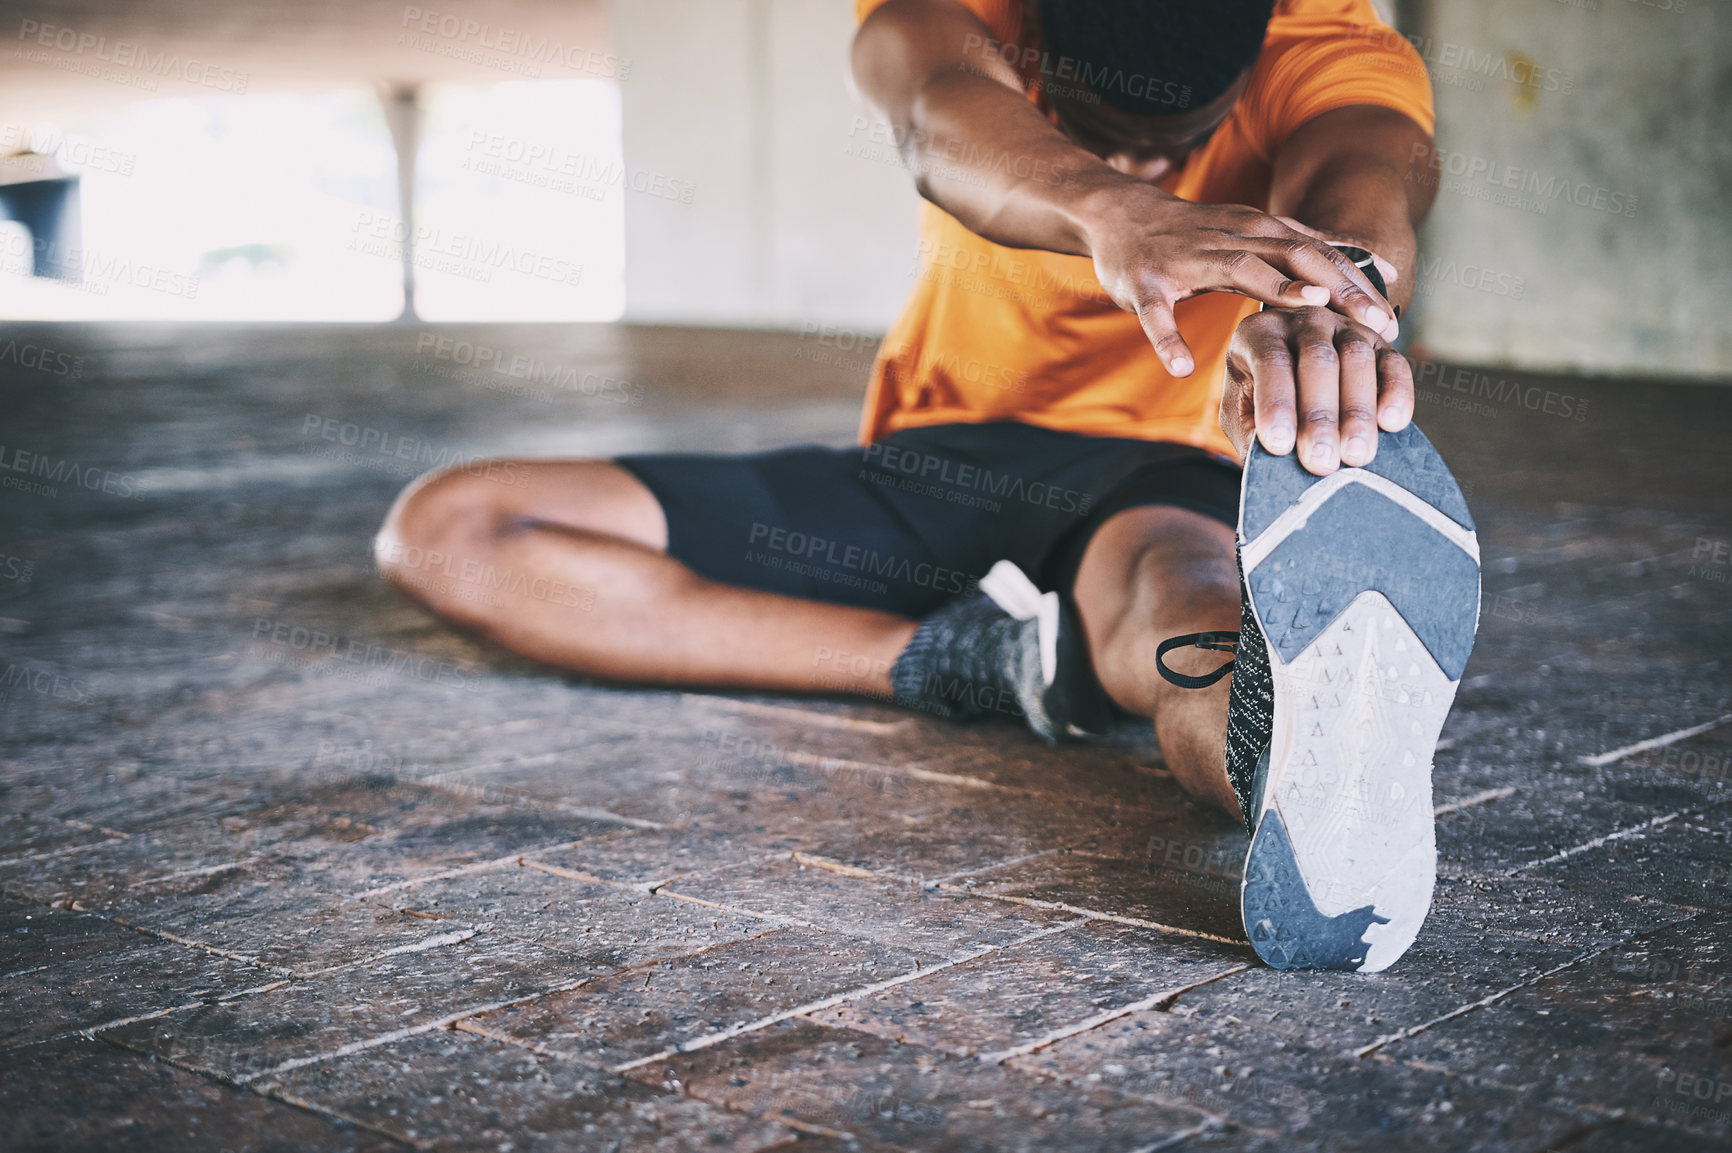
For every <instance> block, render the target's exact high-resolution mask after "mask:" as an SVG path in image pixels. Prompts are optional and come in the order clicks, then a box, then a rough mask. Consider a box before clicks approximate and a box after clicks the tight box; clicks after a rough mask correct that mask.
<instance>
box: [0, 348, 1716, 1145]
mask: <svg viewBox="0 0 1732 1153" xmlns="http://www.w3.org/2000/svg"><path fill="white" fill-rule="evenodd" d="M443 336H450V337H453V338H461V339H463V340H465V341H468V342H471V343H472V344H479V345H484V346H486V347H487V348H489V349H491V350H493V351H492V352H491V353H490V354H489V359H491V360H492V361H493V362H494V363H503V364H506V365H508V366H509V365H511V364H512V363H513V362H514V358H519V357H521V358H522V359H521V360H517V361H515V363H516V365H517V367H518V369H519V370H520V371H522V372H525V373H530V374H532V375H539V376H541V377H544V378H548V377H550V378H551V380H543V381H542V382H539V383H538V382H536V381H534V380H524V379H520V378H515V377H512V376H511V375H510V374H509V373H506V374H499V373H494V372H491V371H489V370H486V369H483V370H479V371H477V370H475V369H474V368H473V367H472V366H465V365H463V364H460V363H459V360H460V359H470V360H472V359H474V352H473V348H471V347H470V345H467V344H466V345H459V344H456V343H453V344H451V345H450V346H446V345H442V344H440V343H439V338H440V337H443ZM821 336H822V334H817V333H814V334H812V335H810V336H809V337H807V338H805V339H802V338H800V337H798V336H795V335H787V336H771V335H761V334H760V335H752V334H742V333H698V332H690V331H673V330H663V331H657V330H647V329H636V330H634V329H620V328H604V327H575V328H552V327H549V328H534V327H521V328H511V327H493V328H479V327H477V328H462V329H451V328H437V329H436V328H417V327H413V326H405V327H397V328H385V329H376V328H263V329H256V330H245V329H242V330H236V329H197V328H193V329H181V330H164V329H148V328H125V327H75V326H74V327H56V326H11V327H10V328H8V329H7V330H6V331H5V332H4V333H3V334H0V414H3V415H0V445H3V446H4V447H3V448H0V484H3V485H4V486H5V487H3V488H0V652H3V657H0V670H3V672H0V680H3V682H4V683H3V684H0V693H3V694H4V695H3V697H0V758H3V759H0V922H3V925H4V928H3V930H0V1134H3V1136H0V1145H3V1146H4V1147H5V1148H7V1149H53V1150H62V1149H103V1150H108V1149H135V1148H136V1149H211V1150H216V1149H227V1150H257V1149H294V1150H303V1149H307V1150H327V1149H328V1150H339V1149H368V1150H372V1149H385V1148H394V1147H398V1146H411V1147H416V1148H439V1149H499V1150H506V1149H509V1150H563V1149H582V1150H592V1149H595V1150H600V1149H630V1150H638V1149H669V1150H674V1149H693V1148H718V1149H729V1150H752V1149H765V1148H785V1147H793V1148H799V1149H802V1150H806V1149H810V1150H814V1151H818V1150H832V1149H834V1150H843V1149H893V1148H902V1149H912V1150H939V1149H944V1150H949V1149H1051V1150H1070V1149H1090V1150H1093V1149H1101V1150H1121V1151H1130V1150H1151V1149H1166V1148H1179V1147H1183V1148H1194V1149H1268V1150H1285V1149H1297V1148H1316V1149H1327V1150H1337V1149H1388V1148H1402V1149H1407V1148H1438V1149H1515V1150H1535V1151H1537V1150H1541V1149H1558V1148H1566V1147H1567V1148H1569V1149H1571V1150H1576V1151H1580V1153H1590V1151H1592V1153H1600V1151H1605V1150H1615V1149H1666V1150H1691V1149H1700V1148H1710V1147H1721V1146H1722V1145H1724V1144H1725V1143H1726V1142H1727V1141H1728V1139H1732V1000H1729V997H1732V977H1729V976H1728V966H1727V961H1728V957H1727V952H1728V950H1729V948H1732V896H1729V884H1732V844H1729V842H1728V815H1729V814H1732V797H1729V796H1728V785H1727V781H1726V778H1727V775H1728V768H1729V766H1732V725H1727V726H1726V727H1723V728H1719V729H1714V728H1708V729H1706V730H1705V731H1702V732H1700V733H1697V734H1695V735H1693V736H1686V737H1684V738H1681V739H1675V740H1673V741H1672V742H1671V743H1667V744H1662V745H1655V746H1652V747H1646V748H1643V747H1638V748H1636V749H1635V750H1634V751H1628V750H1629V747H1630V746H1637V745H1639V743H1640V742H1645V741H1648V740H1649V739H1651V738H1660V737H1665V736H1667V735H1668V734H1677V733H1678V732H1680V731H1681V730H1688V729H1691V728H1693V727H1695V726H1702V725H1708V724H1710V723H1711V722H1714V721H1716V720H1717V719H1718V720H1724V719H1726V717H1727V714H1728V713H1732V675H1729V670H1728V668H1727V662H1728V656H1729V654H1732V643H1729V642H1732V545H1729V543H1728V542H1729V541H1732V484H1729V483H1728V478H1729V477H1732V468H1729V465H1732V450H1729V448H1728V443H1729V440H1732V437H1729V434H1732V390H1720V389H1714V388H1706V387H1689V386H1677V385H1662V384H1656V383H1651V382H1650V383H1642V382H1628V381H1624V382H1600V383H1589V382H1584V381H1575V380H1544V379H1539V378H1533V377H1525V376H1524V377H1514V376H1508V375H1507V374H1499V373H1495V372H1493V373H1490V374H1487V375H1486V376H1485V377H1484V378H1483V379H1481V378H1479V377H1476V376H1475V375H1474V374H1472V373H1460V374H1458V373H1457V372H1456V371H1455V370H1453V369H1451V370H1447V371H1446V372H1445V373H1443V374H1441V375H1433V376H1428V377H1427V378H1426V381H1425V387H1424V390H1423V391H1422V398H1421V404H1420V414H1421V416H1420V420H1421V424H1422V426H1423V427H1425V429H1426V430H1427V431H1428V432H1429V433H1430V435H1431V436H1432V438H1433V439H1434V440H1435V441H1436V442H1437V443H1438V444H1439V446H1440V447H1441V448H1442V449H1443V451H1444V452H1445V455H1446V456H1447V457H1448V458H1449V459H1450V460H1451V461H1452V462H1453V463H1454V465H1455V466H1456V468H1457V471H1458V472H1459V474H1460V475H1461V478H1462V480H1463V483H1464V487H1465V488H1466V489H1467V490H1468V493H1469V497H1470V501H1471V503H1472V505H1473V508H1474V511H1475V514H1476V515H1477V517H1478V519H1479V522H1480V540H1481V544H1482V547H1483V548H1484V550H1485V558H1486V568H1485V613H1484V618H1483V621H1482V625H1481V633H1480V639H1479V645H1478V649H1477V651H1476V652H1475V654H1474V657H1473V660H1472V663H1471V664H1470V665H1469V668H1468V671H1467V675H1466V678H1465V681H1464V685H1463V690H1462V693H1461V696H1460V699H1459V703H1458V705H1457V707H1456V710H1455V712H1454V714H1453V715H1452V716H1451V718H1450V721H1449V724H1448V727H1447V728H1446V730H1445V734H1446V739H1445V741H1444V744H1443V746H1442V748H1441V750H1440V752H1439V754H1438V758H1437V773H1436V782H1437V800H1438V806H1439V807H1438V840H1439V851H1440V856H1441V859H1442V870H1441V873H1442V875H1441V876H1440V878H1439V884H1438V890H1437V899H1436V904H1435V907H1434V909H1433V912H1432V915H1431V919H1430V921H1429V922H1428V924H1427V926H1426V929H1425V931H1424V933H1423V934H1422V935H1421V937H1420V939H1419V942H1418V944H1417V945H1416V946H1415V948H1414V949H1413V950H1412V951H1411V952H1410V953H1409V954H1408V955H1407V956H1406V958H1405V959H1404V960H1403V961H1402V962H1401V963H1399V964H1398V965H1397V966H1396V967H1395V968H1394V969H1393V970H1391V971H1389V972H1387V973H1384V974H1381V975H1379V976H1375V977H1360V976H1350V975H1339V974H1293V973H1276V972H1272V971H1270V970H1268V969H1264V968H1260V967H1259V966H1258V965H1257V964H1256V963H1255V958H1254V956H1253V955H1252V953H1251V952H1250V950H1249V948H1248V947H1247V946H1245V945H1244V944H1243V943H1242V941H1241V939H1240V937H1241V934H1240V928H1239V924H1238V920H1237V915H1236V898H1237V891H1238V874H1237V863H1238V855H1239V854H1241V853H1242V852H1243V847H1242V846H1243V836H1242V834H1241V833H1239V832H1237V831H1236V830H1235V829H1234V828H1232V827H1231V826H1230V825H1228V824H1227V823H1226V822H1225V821H1224V820H1222V819H1219V818H1216V817H1213V816H1211V815H1209V814H1208V813H1206V812H1204V811H1202V810H1200V809H1198V808H1196V807H1194V806H1192V805H1191V804H1189V803H1187V802H1186V800H1185V799H1184V798H1183V796H1182V795H1181V794H1180V793H1179V791H1178V790H1177V789H1176V788H1175V787H1174V785H1173V784H1172V782H1171V780H1170V778H1169V776H1168V775H1167V773H1166V772H1165V771H1164V769H1163V768H1162V767H1161V761H1160V756H1159V753H1158V752H1157V750H1155V749H1154V748H1153V747H1152V745H1151V744H1150V743H1148V741H1147V739H1146V738H1145V737H1144V736H1143V735H1142V734H1139V733H1136V732H1134V731H1127V732H1126V733H1125V735H1124V739H1123V740H1122V741H1121V742H1120V743H1119V744H1117V745H1114V746H1109V747H1099V748H1080V749H1065V750H1062V751H1053V750H1051V749H1048V748H1046V747H1044V746H1043V745H1042V744H1040V743H1039V742H1038V741H1037V740H1036V739H1035V738H1033V737H1031V736H1029V735H1026V734H1025V733H1023V732H1021V731H1019V730H1018V729H1016V728H1014V727H1011V726H1010V725H1008V724H1003V725H986V726H979V727H974V728H959V727H951V726H947V725H946V724H944V723H942V722H935V721H932V720H929V719H926V718H922V717H915V716H910V715H904V714H899V713H897V712H894V711H891V710H888V709H884V708H879V707H875V706H872V705H868V704H852V703H847V702H843V701H838V700H826V699H820V698H810V699H800V698H765V697H747V696H740V695H729V694H712V693H682V692H669V691H641V690H635V689H624V688H619V687H613V686H607V685H600V684H591V683H585V682H583V681H580V680H577V679H574V678H570V677H564V676H560V675H557V674H554V673H551V672H548V671H546V670H543V669H540V668H536V667H533V666H530V665H528V664H525V663H523V662H520V661H517V660H514V659H511V658H509V657H506V656H504V655H502V654H500V653H498V652H495V651H490V650H488V649H486V648H484V647H482V646H479V645H477V644H475V643H473V642H471V641H469V640H467V639H465V638H463V637H461V636H459V635H457V634H455V633H453V632H451V631H449V630H447V629H445V628H444V627H442V626H441V625H439V624H438V623H437V622H435V621H434V620H432V619H431V618H430V617H428V616H427V615H425V614H424V613H423V612H421V611H420V610H419V609H417V608H415V607H413V606H412V605H410V604H408V603H407V602H405V601H404V600H402V599H400V598H399V597H397V596H396V595H394V594H393V593H391V592H390V591H389V590H387V589H386V588H385V587H383V586H382V585H381V584H380V583H379V581H378V580H377V579H375V577H374V576H373V574H372V573H371V572H370V571H369V568H370V558H369V554H368V541H369V537H370V535H371V532H372V530H373V528H374V526H375V525H376V524H377V522H378V520H379V518H380V516H381V514H382V513H383V512H384V510H385V508H386V505H387V503H388V502H389V501H390V499H391V497H392V496H393V494H394V493H395V492H396V490H397V489H398V487H399V486H400V485H401V484H402V483H403V482H404V481H406V480H407V479H409V477H411V476H412V475H414V474H415V473H416V472H418V471H419V470H420V468H421V467H422V466H421V465H420V464H418V463H416V461H417V459H419V460H421V461H426V460H429V459H437V460H444V461H449V460H451V459H452V458H453V457H454V456H455V455H458V454H460V455H461V457H462V459H465V460H467V459H471V458H473V457H476V456H483V455H489V454H496V453H505V452H511V453H536V454H557V453H565V454H603V453H609V452H615V451H622V450H629V449H640V448H647V447H656V446H679V447H691V448H698V447H703V448H725V449H746V448H752V447H758V446H767V445H771V444H776V443H782V442H788V441H795V440H801V439H822V440H828V441H831V442H834V443H846V442H847V441H848V440H849V439H850V437H851V434H852V430H853V426H854V419H855V411H856V405H857V403H858V392H859V388H860V382H861V380H862V378H863V372H864V366H865V364H866V356H867V354H866V353H863V352H861V351H859V350H858V349H846V348H843V349H839V348H837V347H836V343H837V342H836V341H835V340H834V339H833V338H832V339H830V340H828V341H825V340H822V339H821ZM7 342H15V343H13V344H8V343H7ZM842 343H844V344H846V343H849V342H848V341H847V340H846V339H844V340H843V341H842ZM28 348H35V349H36V352H34V353H31V352H29V351H28ZM44 348H46V349H48V350H50V351H52V352H53V353H55V354H56V355H54V356H46V355H44V354H43V351H42V350H43V349H44ZM8 349H10V351H7V350H8ZM1548 394H1549V395H1548ZM1566 401H1567V403H1566ZM1584 402H1585V403H1584ZM1620 750H1625V751H1620Z"/></svg>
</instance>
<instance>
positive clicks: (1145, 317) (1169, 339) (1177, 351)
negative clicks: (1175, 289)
mask: <svg viewBox="0 0 1732 1153" xmlns="http://www.w3.org/2000/svg"><path fill="white" fill-rule="evenodd" d="M1137 319H1138V320H1139V321H1141V322H1142V325H1143V333H1144V335H1146V336H1147V337H1148V338H1149V343H1150V344H1152V345H1154V347H1155V355H1156V356H1158V357H1160V358H1161V363H1162V364H1163V365H1165V366H1166V369H1167V371H1168V372H1170V373H1172V374H1173V375H1174V376H1189V375H1191V370H1192V369H1194V368H1196V367H1197V360H1196V358H1195V357H1194V356H1192V355H1191V348H1190V346H1189V345H1187V344H1186V343H1185V338H1184V337H1182V336H1180V335H1179V324H1178V321H1176V320H1174V319H1173V310H1172V308H1170V307H1169V306H1168V305H1167V303H1166V302H1165V301H1161V300H1153V301H1150V302H1148V303H1147V304H1144V305H1143V306H1142V307H1141V308H1139V309H1137Z"/></svg>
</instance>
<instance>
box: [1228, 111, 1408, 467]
mask: <svg viewBox="0 0 1732 1153" xmlns="http://www.w3.org/2000/svg"><path fill="white" fill-rule="evenodd" d="M1431 149H1432V141H1431V137H1430V136H1429V135H1428V134H1427V133H1426V132H1425V130H1424V129H1422V128H1421V127H1420V126H1419V125H1417V124H1415V123H1414V122H1413V121H1412V120H1410V119H1408V118H1407V117H1406V116H1403V115H1402V114H1401V113H1399V112H1396V111H1394V110H1392V109H1388V108H1382V107H1375V106H1371V105H1353V106H1350V107H1346V108H1338V109H1335V110H1333V111H1331V112H1325V113H1323V114H1322V115H1321V116H1317V117H1315V118H1314V119H1312V120H1309V121H1307V122H1306V123H1305V124H1303V125H1301V126H1300V127H1299V128H1298V129H1297V130H1295V131H1294V132H1293V134H1292V135H1291V136H1290V137H1288V138H1287V140H1286V141H1285V142H1284V143H1283V144H1282V145H1281V148H1280V149H1279V151H1278V153H1277V156H1276V159H1275V171H1274V180H1273V184H1272V186H1271V191H1270V197H1269V206H1270V210H1271V211H1273V212H1275V213H1278V214H1280V215H1281V216H1283V217H1284V218H1290V219H1291V221H1292V222H1294V223H1295V224H1297V225H1298V226H1301V227H1304V228H1306V229H1307V230H1310V231H1312V232H1313V233H1314V234H1316V235H1319V236H1325V237H1328V238H1331V239H1336V240H1341V241H1345V242H1348V243H1352V244H1355V245H1357V246H1359V247H1361V248H1365V249H1368V250H1370V251H1371V252H1373V253H1375V254H1376V255H1377V256H1379V257H1381V258H1382V263H1383V266H1384V268H1385V270H1386V272H1385V278H1386V279H1388V280H1389V281H1390V283H1389V289H1390V300H1391V303H1393V304H1396V305H1401V306H1405V305H1407V304H1408V303H1410V302H1411V301H1412V299H1413V290H1414V279H1415V275H1414V274H1415V267H1416V263H1417V258H1418V250H1419V245H1418V241H1417V239H1416V237H1415V232H1414V229H1415V228H1416V227H1417V226H1418V224H1419V222H1420V221H1421V220H1422V219H1424V217H1425V214H1426V212H1427V211H1428V210H1429V209H1430V208H1431V202H1432V200H1433V198H1434V197H1435V196H1436V189H1435V187H1434V186H1433V185H1432V182H1430V181H1429V180H1426V179H1424V177H1425V175H1426V171H1427V168H1426V166H1427V164H1428V163H1429V159H1430V156H1431ZM1389 272H1393V273H1394V277H1393V278H1390V277H1389V275H1388V273H1389ZM1412 419H1413V377H1412V373H1411V371H1410V370H1409V368H1408V364H1407V361H1406V360H1405V359H1404V358H1403V357H1402V356H1401V355H1400V354H1399V353H1398V352H1396V351H1395V349H1394V348H1393V347H1391V346H1390V345H1389V343H1388V342H1387V341H1386V340H1384V339H1383V337H1382V336H1380V335H1379V334H1378V333H1375V332H1372V331H1371V330H1369V329H1368V328H1366V327H1364V326H1363V325H1360V324H1356V323H1354V322H1352V321H1350V320H1347V319H1345V318H1343V317H1341V316H1338V315H1335V314H1333V313H1330V312H1327V311H1325V310H1323V309H1317V308H1299V309H1275V310H1266V311H1264V312H1261V313H1258V314H1257V315H1256V316H1252V317H1248V318H1247V319H1246V320H1245V321H1244V322H1243V323H1242V324H1240V326H1239V329H1238V331H1237V332H1236V333H1235V334H1234V336H1233V342H1232V344H1231V346H1229V348H1228V351H1227V387H1226V390H1225V391H1224V393H1223V395H1222V397H1221V427H1222V429H1223V430H1224V431H1225V432H1226V433H1227V436H1228V438H1229V439H1230V440H1232V441H1233V443H1234V445H1235V446H1236V447H1237V448H1238V449H1239V451H1240V453H1241V455H1243V453H1244V452H1245V451H1246V450H1248V449H1249V447H1250V439H1251V436H1252V435H1253V434H1254V435H1256V436H1257V438H1258V439H1259V440H1261V441H1262V443H1263V447H1264V448H1266V449H1268V450H1269V451H1270V452H1272V453H1276V454H1277V455H1280V454H1283V453H1286V452H1287V451H1288V450H1290V449H1293V448H1295V447H1297V449H1298V452H1299V459H1300V461H1301V462H1302V463H1303V464H1304V465H1305V467H1306V468H1308V469H1310V470H1311V471H1312V472H1315V473H1328V472H1333V471H1334V470H1335V468H1336V467H1337V465H1341V464H1346V465H1364V464H1367V463H1369V462H1370V461H1371V458H1372V456H1373V455H1375V453H1376V451H1377V435H1376V431H1377V429H1378V428H1380V427H1381V428H1383V429H1386V430H1388V431H1390V432H1395V431H1398V430H1400V429H1402V428H1404V427H1406V425H1407V423H1408V421H1410V420H1412Z"/></svg>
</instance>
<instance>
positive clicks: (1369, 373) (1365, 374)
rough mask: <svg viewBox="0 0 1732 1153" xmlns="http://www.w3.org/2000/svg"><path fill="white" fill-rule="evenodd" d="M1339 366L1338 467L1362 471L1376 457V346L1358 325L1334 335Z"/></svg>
mask: <svg viewBox="0 0 1732 1153" xmlns="http://www.w3.org/2000/svg"><path fill="white" fill-rule="evenodd" d="M1335 355H1336V356H1337V358H1339V360H1340V362H1341V463H1342V464H1344V465H1350V466H1352V467H1355V468H1362V467H1364V466H1365V465H1368V464H1370V463H1371V458H1372V457H1374V456H1376V455H1377V413H1378V407H1377V346H1376V343H1375V338H1374V337H1373V336H1372V335H1371V334H1370V333H1369V332H1367V331H1365V330H1364V329H1362V328H1360V327H1359V326H1357V325H1343V326H1342V327H1341V329H1340V331H1338V332H1337V333H1336V334H1335Z"/></svg>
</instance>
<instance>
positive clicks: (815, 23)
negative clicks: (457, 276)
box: [611, 0, 918, 329]
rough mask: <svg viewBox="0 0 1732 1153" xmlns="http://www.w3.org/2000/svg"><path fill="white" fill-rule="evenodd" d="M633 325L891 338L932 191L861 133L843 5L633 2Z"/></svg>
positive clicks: (627, 108)
mask: <svg viewBox="0 0 1732 1153" xmlns="http://www.w3.org/2000/svg"><path fill="white" fill-rule="evenodd" d="M611 17H612V23H613V45H614V47H613V51H614V52H615V53H616V54H618V55H620V56H622V57H625V58H627V59H629V60H631V61H632V71H631V75H630V78H629V79H628V80H627V82H626V83H625V84H624V85H623V89H622V91H623V110H624V133H625V158H626V163H627V165H628V167H630V168H632V169H641V170H644V171H645V172H647V173H649V174H652V175H653V174H661V175H665V176H668V177H671V178H673V179H676V180H686V181H691V182H693V183H694V184H695V185H696V187H695V189H694V192H693V195H692V197H691V203H689V204H686V203H681V202H679V201H678V200H670V199H663V198H658V197H656V196H653V195H644V194H637V195H632V196H628V197H627V201H626V309H627V312H626V315H627V318H628V319H630V320H640V321H667V322H689V323H700V324H740V325H770V326H783V327H798V326H799V325H801V324H805V323H825V324H839V325H848V326H852V327H857V328H870V329H881V328H883V327H884V326H885V325H886V324H888V323H889V321H890V320H891V318H892V317H894V316H895V314H896V311H897V309H898V308H899V307H900V306H901V303H902V300H903V298H904V297H905V296H906V295H907V292H908V289H909V288H910V286H911V285H912V283H913V277H912V273H913V260H914V244H915V210H916V205H917V204H918V198H917V196H916V194H915V192H914V187H913V183H912V181H911V179H910V178H909V176H908V174H907V173H906V172H905V171H904V170H903V169H902V168H901V167H900V166H899V165H898V164H896V163H895V162H894V159H895V158H894V150H892V149H890V148H888V146H879V147H878V149H877V153H876V154H870V153H869V154H868V155H864V156H863V155H860V153H861V152H862V151H863V150H865V149H864V146H868V145H869V144H870V142H869V141H868V140H867V134H865V133H862V132H860V131H859V129H858V125H859V120H858V118H859V117H860V116H862V115H863V113H862V109H861V106H860V105H859V104H858V102H857V101H856V99H855V97H854V96H853V95H852V92H851V88H850V84H849V81H848V79H847V75H848V58H847V52H848V43H849V40H850V38H851V37H852V35H853V31H854V18H853V6H852V5H851V4H848V3H845V2H843V0H616V2H615V4H614V6H613V9H612V13H611Z"/></svg>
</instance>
